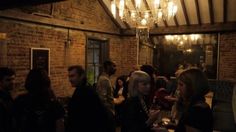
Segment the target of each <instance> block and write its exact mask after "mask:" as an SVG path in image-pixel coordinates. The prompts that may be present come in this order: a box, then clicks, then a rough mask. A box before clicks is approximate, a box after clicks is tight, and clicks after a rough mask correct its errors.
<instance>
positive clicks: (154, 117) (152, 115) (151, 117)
mask: <svg viewBox="0 0 236 132" xmlns="http://www.w3.org/2000/svg"><path fill="white" fill-rule="evenodd" d="M159 113H160V110H150V111H149V120H150V121H151V122H154V121H156V120H157V119H158V116H159Z"/></svg>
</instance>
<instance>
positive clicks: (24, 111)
mask: <svg viewBox="0 0 236 132" xmlns="http://www.w3.org/2000/svg"><path fill="white" fill-rule="evenodd" d="M13 108H14V115H15V118H16V121H17V129H18V130H19V131H20V132H56V125H55V124H56V121H57V120H60V119H63V118H64V114H65V111H64V109H63V107H62V106H61V104H59V102H57V101H56V100H51V99H42V98H41V99H40V97H37V96H35V95H30V94H24V95H20V96H19V97H17V98H16V100H15V101H14V107H13Z"/></svg>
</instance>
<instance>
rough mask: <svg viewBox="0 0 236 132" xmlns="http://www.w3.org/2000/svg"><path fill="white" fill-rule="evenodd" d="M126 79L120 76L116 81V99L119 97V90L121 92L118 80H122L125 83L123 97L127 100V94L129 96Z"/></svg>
mask: <svg viewBox="0 0 236 132" xmlns="http://www.w3.org/2000/svg"><path fill="white" fill-rule="evenodd" d="M126 79H127V77H126V76H119V77H118V78H117V79H116V84H115V90H114V97H117V96H118V92H119V90H120V86H119V83H118V80H121V81H122V82H123V93H122V95H123V96H124V97H125V98H126V97H127V94H128V85H127V82H126Z"/></svg>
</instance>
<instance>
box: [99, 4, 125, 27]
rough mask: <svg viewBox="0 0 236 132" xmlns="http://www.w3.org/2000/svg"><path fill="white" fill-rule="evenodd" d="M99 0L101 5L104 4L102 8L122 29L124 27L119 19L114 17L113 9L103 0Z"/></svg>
mask: <svg viewBox="0 0 236 132" xmlns="http://www.w3.org/2000/svg"><path fill="white" fill-rule="evenodd" d="M98 2H99V3H100V5H101V6H102V8H103V9H104V11H105V12H106V14H107V15H108V16H109V17H110V18H111V20H112V22H113V23H114V24H115V25H116V26H117V27H118V28H120V29H122V26H121V24H120V23H119V22H117V20H116V19H115V18H114V16H113V14H112V13H111V11H110V10H109V8H108V7H107V6H106V4H105V3H104V1H103V0H98Z"/></svg>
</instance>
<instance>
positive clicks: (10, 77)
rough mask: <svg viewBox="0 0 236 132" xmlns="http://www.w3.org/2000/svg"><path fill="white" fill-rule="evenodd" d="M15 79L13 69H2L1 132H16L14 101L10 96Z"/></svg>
mask: <svg viewBox="0 0 236 132" xmlns="http://www.w3.org/2000/svg"><path fill="white" fill-rule="evenodd" d="M14 79H15V72H14V71H13V70H12V69H10V68H7V67H0V132H14V120H13V114H12V105H13V99H12V97H11V94H10V91H11V90H12V89H13V86H14Z"/></svg>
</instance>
